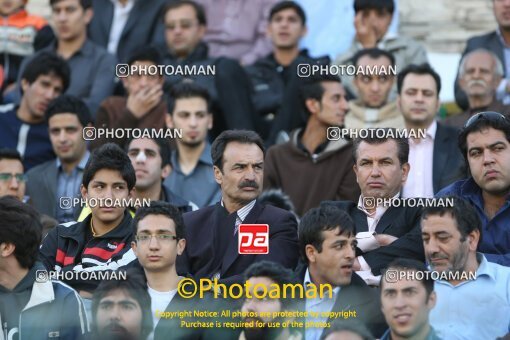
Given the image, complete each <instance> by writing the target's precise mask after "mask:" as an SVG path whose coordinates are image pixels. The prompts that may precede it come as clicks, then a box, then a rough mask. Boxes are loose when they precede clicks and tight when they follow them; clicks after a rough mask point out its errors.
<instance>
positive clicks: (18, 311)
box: [0, 196, 89, 340]
mask: <svg viewBox="0 0 510 340" xmlns="http://www.w3.org/2000/svg"><path fill="white" fill-rule="evenodd" d="M41 229H42V225H41V224H40V222H39V217H38V214H37V212H36V211H35V210H34V209H33V208H32V207H31V206H29V205H27V204H24V203H22V202H20V201H19V200H17V199H16V198H15V197H12V196H6V197H2V198H0V325H1V333H0V339H4V338H5V339H43V338H44V339H46V338H59V339H66V340H74V339H83V338H84V336H85V334H86V333H88V332H89V329H88V323H87V318H86V315H85V310H84V307H83V302H82V300H81V298H80V297H79V295H78V293H77V292H76V291H75V290H74V289H72V288H71V287H69V286H67V285H65V284H63V283H62V282H60V281H53V280H51V279H49V278H48V272H47V271H46V270H45V268H44V266H43V265H42V264H41V263H40V262H36V261H37V249H38V247H39V244H40V242H41Z"/></svg>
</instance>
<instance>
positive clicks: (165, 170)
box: [161, 164, 172, 179]
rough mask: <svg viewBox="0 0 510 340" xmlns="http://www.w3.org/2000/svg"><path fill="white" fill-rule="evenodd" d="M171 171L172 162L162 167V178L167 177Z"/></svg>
mask: <svg viewBox="0 0 510 340" xmlns="http://www.w3.org/2000/svg"><path fill="white" fill-rule="evenodd" d="M171 172H172V167H171V166H170V164H167V165H165V166H164V167H163V169H161V178H163V179H165V178H167V177H168V176H169V175H170V173H171Z"/></svg>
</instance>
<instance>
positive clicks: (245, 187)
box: [177, 130, 298, 284]
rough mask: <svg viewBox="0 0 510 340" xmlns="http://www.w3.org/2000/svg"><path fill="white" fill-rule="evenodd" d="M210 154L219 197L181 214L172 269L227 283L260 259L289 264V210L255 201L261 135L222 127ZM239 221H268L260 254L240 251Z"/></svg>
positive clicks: (293, 249)
mask: <svg viewBox="0 0 510 340" xmlns="http://www.w3.org/2000/svg"><path fill="white" fill-rule="evenodd" d="M211 157H212V160H213V164H214V178H215V180H216V182H217V183H218V184H219V185H220V187H221V201H220V202H218V203H216V204H215V205H211V206H208V207H205V208H202V209H199V210H197V211H193V212H189V213H186V214H184V224H185V225H186V232H185V238H186V240H187V246H186V249H184V252H183V254H182V255H181V256H179V257H177V272H178V273H179V274H184V275H185V274H186V273H190V274H192V275H193V276H194V277H195V278H196V279H201V278H211V279H218V280H220V282H222V283H226V284H230V283H242V282H243V277H242V273H243V272H244V270H245V269H246V268H247V267H248V266H249V265H250V264H252V263H254V262H258V261H261V260H270V261H274V262H277V263H280V264H281V265H283V266H284V267H286V268H294V267H295V266H296V263H297V258H298V247H297V223H296V219H295V217H294V215H292V213H290V212H288V211H285V210H283V209H279V208H276V207H273V206H271V205H263V204H260V203H258V202H257V197H258V196H259V194H260V192H261V190H262V179H263V177H264V144H263V141H262V139H261V138H260V137H259V135H257V134H256V133H255V132H253V131H247V130H227V131H224V132H222V133H221V134H220V135H219V136H218V137H217V138H216V140H215V141H214V142H213V144H212V147H211ZM243 223H244V224H268V225H269V230H268V232H267V233H264V235H261V236H260V237H263V238H264V239H265V240H267V244H268V247H269V249H268V252H267V253H266V254H240V252H239V250H238V244H239V242H240V241H241V240H240V238H241V239H244V240H246V238H247V237H246V236H245V237H242V236H244V234H243V235H241V233H240V232H239V226H240V225H241V224H243ZM265 240H264V242H265ZM264 252H265V250H264Z"/></svg>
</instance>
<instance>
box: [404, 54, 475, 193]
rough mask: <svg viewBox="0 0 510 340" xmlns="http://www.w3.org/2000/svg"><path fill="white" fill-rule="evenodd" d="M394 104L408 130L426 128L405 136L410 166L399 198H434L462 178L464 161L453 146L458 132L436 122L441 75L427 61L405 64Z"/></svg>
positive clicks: (463, 176)
mask: <svg viewBox="0 0 510 340" xmlns="http://www.w3.org/2000/svg"><path fill="white" fill-rule="evenodd" d="M397 90H398V97H397V105H398V107H399V109H400V111H401V112H402V115H403V117H404V121H405V124H406V128H407V129H408V131H411V130H412V131H414V132H418V131H419V130H421V131H423V130H425V131H426V135H425V136H424V137H423V136H418V138H409V164H410V165H411V169H410V171H409V175H408V177H407V181H406V183H405V185H404V189H403V193H402V196H403V197H434V194H436V193H437V192H438V191H439V190H441V189H442V188H444V187H445V186H447V185H449V184H451V183H453V182H455V181H457V180H459V179H462V178H465V177H466V176H467V173H466V163H465V161H464V158H463V157H462V154H461V153H460V150H459V148H457V135H458V131H457V130H456V129H455V128H453V127H450V126H445V125H442V124H440V123H439V122H437V121H436V119H435V117H436V113H437V112H438V110H439V106H440V102H439V92H440V91H441V78H440V77H439V74H437V73H436V71H434V70H433V69H432V68H431V67H430V65H429V64H422V65H409V66H408V67H406V68H404V69H403V70H402V72H400V73H399V74H398V78H397Z"/></svg>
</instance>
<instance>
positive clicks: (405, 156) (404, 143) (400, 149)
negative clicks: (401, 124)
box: [352, 128, 409, 166]
mask: <svg viewBox="0 0 510 340" xmlns="http://www.w3.org/2000/svg"><path fill="white" fill-rule="evenodd" d="M369 130H383V131H384V133H382V134H381V135H385V136H386V137H382V138H381V137H378V135H379V134H378V133H377V132H376V131H373V133H368V135H369V136H368V137H366V138H355V139H354V142H353V147H352V155H353V157H354V163H356V161H357V160H358V149H359V146H360V144H361V143H362V142H365V143H367V144H370V145H378V144H383V143H386V142H387V141H390V140H394V141H395V143H396V144H397V156H398V160H399V162H400V166H402V165H404V164H405V163H407V162H408V160H409V141H408V140H407V138H402V137H398V136H399V135H398V133H397V129H394V128H376V129H369ZM389 131H392V132H393V133H389ZM389 135H392V136H393V137H392V136H389Z"/></svg>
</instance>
